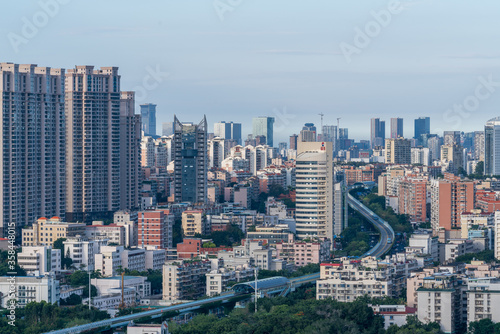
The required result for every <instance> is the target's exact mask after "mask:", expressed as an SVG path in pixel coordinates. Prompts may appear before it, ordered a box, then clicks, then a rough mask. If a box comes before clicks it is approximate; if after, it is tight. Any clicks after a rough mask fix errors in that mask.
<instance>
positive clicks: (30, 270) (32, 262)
mask: <svg viewBox="0 0 500 334" xmlns="http://www.w3.org/2000/svg"><path fill="white" fill-rule="evenodd" d="M17 264H18V265H19V266H20V267H21V268H23V269H24V270H25V271H26V273H27V274H28V275H30V276H31V275H34V276H40V275H45V274H48V273H54V274H55V273H57V272H58V271H60V270H61V250H60V249H52V247H50V246H26V247H23V248H22V252H21V253H19V254H17Z"/></svg>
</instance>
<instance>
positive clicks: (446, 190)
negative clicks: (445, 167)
mask: <svg viewBox="0 0 500 334" xmlns="http://www.w3.org/2000/svg"><path fill="white" fill-rule="evenodd" d="M474 192H475V185H474V182H473V181H466V180H461V179H460V177H458V176H454V175H453V174H451V173H445V177H444V179H433V180H431V225H432V230H433V233H434V235H437V233H438V231H439V230H440V229H444V230H447V231H449V230H452V229H460V227H461V215H462V213H463V212H471V211H472V210H473V209H474V202H475V197H474Z"/></svg>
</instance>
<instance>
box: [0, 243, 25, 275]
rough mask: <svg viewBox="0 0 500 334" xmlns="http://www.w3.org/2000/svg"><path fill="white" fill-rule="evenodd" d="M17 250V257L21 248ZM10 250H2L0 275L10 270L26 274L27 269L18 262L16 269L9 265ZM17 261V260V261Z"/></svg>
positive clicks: (18, 273) (0, 254)
mask: <svg viewBox="0 0 500 334" xmlns="http://www.w3.org/2000/svg"><path fill="white" fill-rule="evenodd" d="M15 252H16V259H17V254H18V253H19V249H16V250H15ZM8 261H9V251H0V276H6V275H7V273H8V272H12V271H14V272H16V273H17V276H26V271H25V270H24V269H23V268H21V267H19V266H18V265H17V264H16V265H15V268H14V270H12V268H10V267H9V263H8ZM16 263H17V262H16Z"/></svg>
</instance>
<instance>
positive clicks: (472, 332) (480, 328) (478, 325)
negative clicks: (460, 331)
mask: <svg viewBox="0 0 500 334" xmlns="http://www.w3.org/2000/svg"><path fill="white" fill-rule="evenodd" d="M467 333H468V334H499V333H500V323H496V324H495V323H493V321H491V319H482V320H479V321H474V322H471V323H470V324H469V330H468V332H467Z"/></svg>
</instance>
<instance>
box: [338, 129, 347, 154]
mask: <svg viewBox="0 0 500 334" xmlns="http://www.w3.org/2000/svg"><path fill="white" fill-rule="evenodd" d="M349 146H350V145H349V129H348V128H339V140H338V143H337V151H338V150H345V149H347V148H349Z"/></svg>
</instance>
